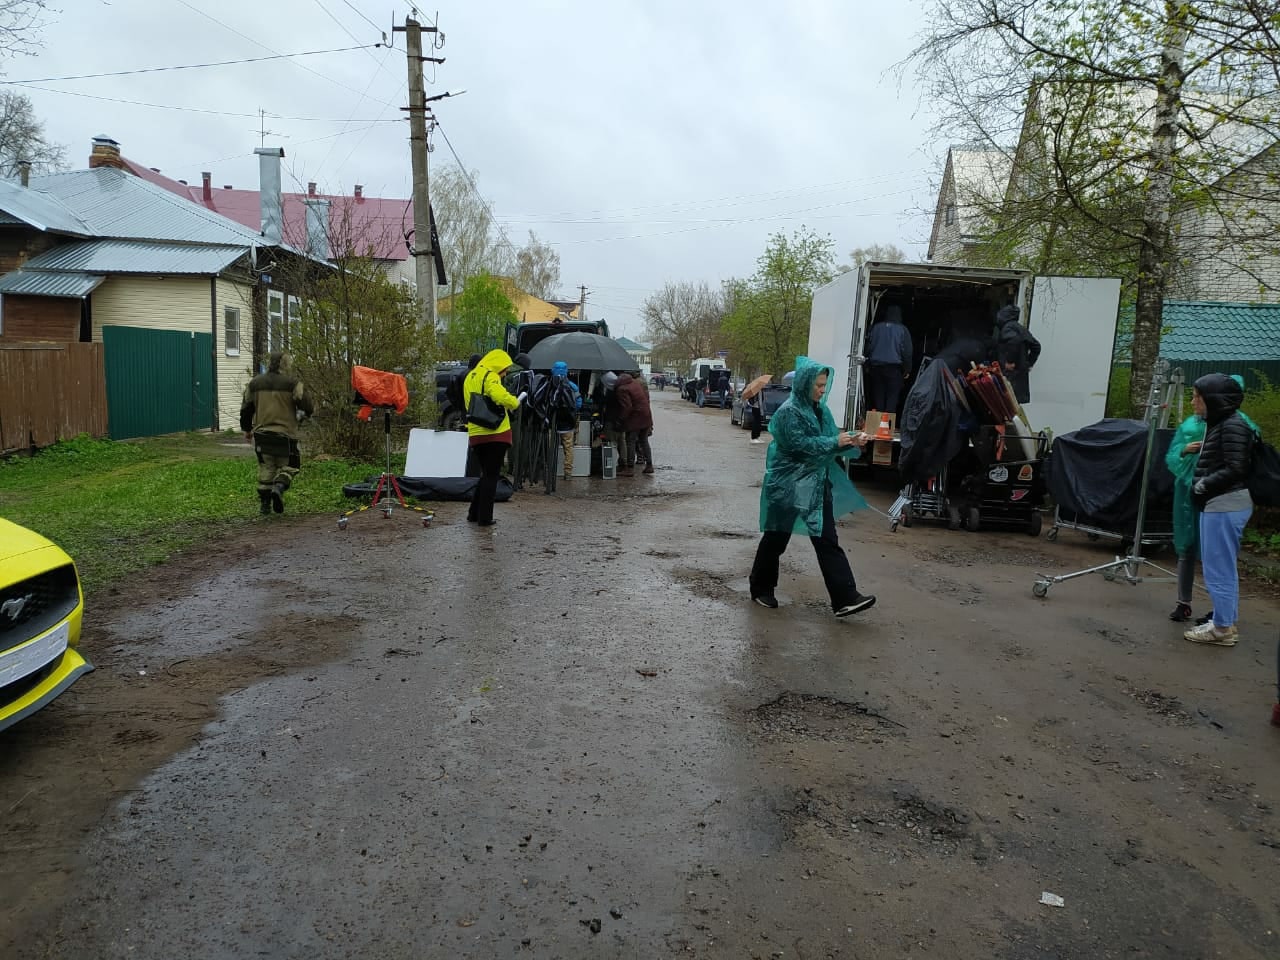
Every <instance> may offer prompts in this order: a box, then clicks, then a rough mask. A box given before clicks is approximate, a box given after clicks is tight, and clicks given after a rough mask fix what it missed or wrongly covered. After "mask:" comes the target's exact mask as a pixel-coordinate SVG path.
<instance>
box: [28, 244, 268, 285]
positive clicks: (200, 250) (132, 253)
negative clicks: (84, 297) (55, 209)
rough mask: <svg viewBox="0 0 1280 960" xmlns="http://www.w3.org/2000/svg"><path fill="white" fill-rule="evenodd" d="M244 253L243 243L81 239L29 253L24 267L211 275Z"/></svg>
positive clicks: (100, 271) (223, 268)
mask: <svg viewBox="0 0 1280 960" xmlns="http://www.w3.org/2000/svg"><path fill="white" fill-rule="evenodd" d="M244 255H245V248H244V247H243V246H205V245H201V244H188V243H145V242H143V241H140V240H83V241H75V242H71V243H64V244H61V245H60V246H57V247H54V248H53V249H52V250H46V251H45V252H44V253H42V254H40V255H39V256H35V257H32V258H31V259H30V260H28V261H27V262H26V264H25V268H26V269H28V270H80V271H83V272H86V273H166V274H170V273H171V274H185V275H196V276H212V275H214V274H216V273H219V272H221V271H222V270H225V269H226V268H227V267H229V266H231V264H233V263H235V262H236V261H237V260H239V259H240V258H241V257H243V256H244Z"/></svg>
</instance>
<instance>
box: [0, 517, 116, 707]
mask: <svg viewBox="0 0 1280 960" xmlns="http://www.w3.org/2000/svg"><path fill="white" fill-rule="evenodd" d="M0 544H3V546H0V730H3V729H4V728H5V727H8V726H11V725H12V724H15V723H17V722H18V721H19V720H22V719H24V718H25V717H28V716H30V715H31V714H33V713H35V712H36V711H37V710H39V709H40V708H41V707H43V706H45V705H47V704H48V703H50V702H51V701H52V700H53V699H54V698H55V697H57V696H58V695H59V694H60V693H62V692H63V691H64V690H66V689H67V687H69V686H71V684H73V683H74V682H75V681H76V679H77V678H78V677H79V676H80V675H81V674H84V673H88V672H89V671H90V670H92V669H93V667H92V666H91V665H90V664H89V663H88V662H87V661H86V660H85V659H84V657H82V656H81V655H80V654H79V653H78V652H77V651H76V646H77V645H78V644H79V643H80V620H81V616H82V614H83V612H84V595H83V594H82V593H81V591H80V577H79V575H78V574H77V573H76V565H75V563H73V562H72V560H71V558H70V557H69V556H67V555H66V554H65V553H63V551H62V550H61V549H60V548H58V547H57V546H55V545H54V544H53V543H51V542H50V541H48V540H46V539H45V538H44V537H42V536H40V534H38V533H36V532H35V531H33V530H28V529H26V528H25V527H20V526H18V525H17V524H16V523H10V522H9V521H8V520H4V519H0Z"/></svg>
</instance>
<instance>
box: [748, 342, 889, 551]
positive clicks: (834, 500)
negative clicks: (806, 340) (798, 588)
mask: <svg viewBox="0 0 1280 960" xmlns="http://www.w3.org/2000/svg"><path fill="white" fill-rule="evenodd" d="M821 373H826V374H827V376H828V377H830V375H831V368H830V367H824V366H822V365H821V364H817V363H814V362H813V361H812V360H810V359H809V358H808V357H797V358H796V376H795V381H794V382H793V383H792V384H791V396H790V397H788V398H787V401H786V402H785V403H783V404H782V406H780V407H779V408H778V410H777V412H776V413H775V414H774V415H773V417H772V418H770V420H769V433H770V434H771V435H772V436H773V443H771V444H770V445H769V456H768V459H767V460H766V462H765V469H764V484H763V486H762V488H761V490H760V529H761V530H777V531H780V532H785V533H801V534H804V535H805V536H809V537H820V536H822V499H823V492H824V488H825V486H826V483H827V482H830V484H831V509H832V515H833V516H835V517H836V518H839V517H842V516H844V515H845V514H846V513H849V512H850V511H853V510H861V509H862V508H864V507H865V506H866V505H867V502H866V501H865V500H863V499H862V495H861V494H859V493H858V491H857V489H856V488H855V487H854V485H853V484H852V483H850V482H849V477H848V475H847V474H846V473H845V470H844V466H843V464H841V463H839V462H838V461H839V459H840V458H842V457H855V458H856V457H858V456H861V453H862V451H861V450H859V449H858V448H857V447H845V448H844V449H843V450H841V449H840V446H839V442H838V440H837V436H838V435H839V433H840V430H839V428H838V427H837V426H836V421H835V418H834V417H832V416H831V411H830V410H829V409H827V398H826V394H823V397H822V399H821V400H819V401H818V402H816V403H815V402H814V401H813V400H812V399H811V398H812V396H813V385H814V382H815V381H816V380H817V379H818V375H819V374H821Z"/></svg>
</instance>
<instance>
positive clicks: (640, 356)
mask: <svg viewBox="0 0 1280 960" xmlns="http://www.w3.org/2000/svg"><path fill="white" fill-rule="evenodd" d="M613 339H614V340H616V341H618V344H619V346H621V347H622V349H623V350H625V351H627V353H629V354H630V355H631V356H632V357H633V358H634V359H635V361H636V363H637V364H638V365H639V367H640V372H641V373H642V374H644V375H645V377H648V376H649V375H650V374H651V373H652V369H651V364H652V359H653V347H647V346H645V345H644V344H643V343H636V342H635V341H634V340H631V339H629V338H627V337H614V338H613Z"/></svg>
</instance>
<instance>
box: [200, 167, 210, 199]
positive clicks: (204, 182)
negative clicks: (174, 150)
mask: <svg viewBox="0 0 1280 960" xmlns="http://www.w3.org/2000/svg"><path fill="white" fill-rule="evenodd" d="M200 199H201V200H203V201H204V202H205V203H208V202H209V201H210V200H212V199H213V174H212V173H210V172H209V171H208V170H205V171H204V172H202V173H201V174H200Z"/></svg>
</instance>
